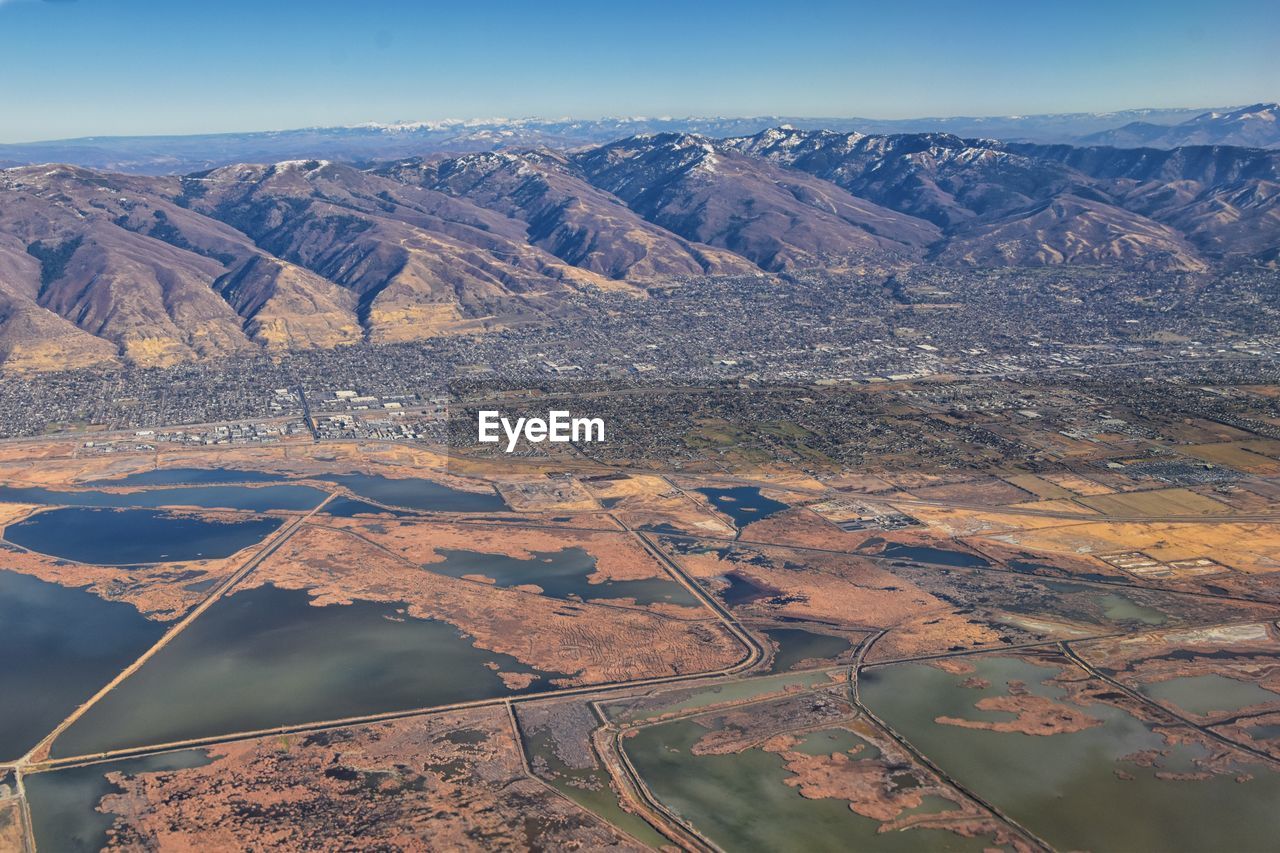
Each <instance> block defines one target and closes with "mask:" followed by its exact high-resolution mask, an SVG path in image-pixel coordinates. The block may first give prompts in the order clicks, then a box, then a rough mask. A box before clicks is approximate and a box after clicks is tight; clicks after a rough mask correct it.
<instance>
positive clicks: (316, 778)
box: [100, 708, 640, 851]
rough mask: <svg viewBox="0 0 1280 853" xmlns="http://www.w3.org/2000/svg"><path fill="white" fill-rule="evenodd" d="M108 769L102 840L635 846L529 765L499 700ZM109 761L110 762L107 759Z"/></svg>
mask: <svg viewBox="0 0 1280 853" xmlns="http://www.w3.org/2000/svg"><path fill="white" fill-rule="evenodd" d="M208 754H209V759H210V761H209V763H208V764H206V765H205V766H203V767H197V768H194V769H189V770H179V771H169V772H157V773H144V774H140V775H137V776H121V775H120V774H118V773H110V774H109V777H108V778H110V779H111V780H112V781H113V782H114V783H115V784H116V785H118V786H119V787H120V788H122V789H123V791H122V793H119V794H109V795H108V796H106V797H105V798H104V799H103V801H102V804H101V806H100V808H101V809H102V810H103V811H105V812H107V813H109V814H113V815H115V816H116V821H115V824H114V825H113V827H112V830H111V835H110V843H109V845H108V846H109V848H110V849H120V850H135V849H164V850H212V849H220V850H231V849H236V850H241V849H257V848H259V847H274V848H280V849H319V848H326V849H344V850H397V851H398V850H422V849H436V850H445V849H448V850H493V849H510V848H533V849H563V850H571V849H592V850H613V849H625V850H632V849H640V846H639V845H638V844H636V843H635V842H633V841H632V840H630V839H629V838H627V837H626V836H623V835H621V834H620V833H619V832H617V831H616V830H614V829H613V828H612V827H610V826H609V825H608V824H607V823H605V822H603V821H602V820H600V819H599V818H597V817H595V816H594V815H592V814H591V813H590V812H587V811H584V810H583V809H581V808H579V807H578V806H576V805H574V804H573V803H571V802H570V801H569V800H566V799H564V798H563V797H561V796H560V795H558V794H556V793H554V792H552V791H551V790H550V789H548V788H547V787H545V786H544V785H542V784H541V783H539V782H535V781H534V780H532V779H530V778H528V777H527V776H526V774H525V771H524V767H523V764H522V762H521V758H520V750H519V747H518V745H517V743H516V741H515V739H514V737H513V735H512V732H511V727H510V721H509V720H508V717H507V713H506V711H505V710H504V709H502V708H491V709H483V710H477V711H471V712H467V713H454V714H444V715H439V716H428V717H420V718H417V719H413V720H403V721H399V722H393V723H384V724H379V725H372V726H367V727H362V728H351V729H338V730H333V731H326V732H317V733H314V734H310V735H296V736H284V737H272V738H263V739H259V740H251V741H241V742H238V743H232V744H226V745H223V746H218V747H213V748H210V749H209V750H208ZM104 769H108V772H109V768H104Z"/></svg>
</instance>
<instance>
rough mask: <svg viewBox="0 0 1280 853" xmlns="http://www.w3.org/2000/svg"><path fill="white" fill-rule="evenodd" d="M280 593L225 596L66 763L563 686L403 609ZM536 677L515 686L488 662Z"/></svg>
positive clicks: (138, 679)
mask: <svg viewBox="0 0 1280 853" xmlns="http://www.w3.org/2000/svg"><path fill="white" fill-rule="evenodd" d="M310 602H311V598H310V596H309V595H308V594H307V593H306V592H305V591H302V590H285V589H279V588H277V587H274V586H270V585H268V586H263V587H258V588H256V589H250V590H244V591H241V592H236V593H234V594H232V595H230V596H227V597H226V598H223V599H220V600H219V601H218V602H217V603H216V604H214V605H213V606H212V607H210V608H209V610H208V611H206V612H205V613H203V614H202V615H201V616H200V618H199V619H197V620H195V621H194V622H193V623H192V624H191V625H190V626H189V627H188V628H187V629H186V630H184V631H183V632H182V633H181V634H180V635H178V637H177V638H175V639H174V640H173V642H171V643H169V644H168V645H167V646H165V648H164V649H163V650H161V651H160V652H159V653H157V654H156V655H155V656H154V657H153V658H151V660H149V661H148V662H147V663H146V664H145V665H144V666H143V667H142V668H141V669H139V670H138V671H137V672H136V673H134V674H133V675H131V676H130V677H129V678H128V679H127V680H126V681H124V682H123V683H122V684H121V685H120V686H119V687H117V688H116V689H115V690H113V691H111V693H109V694H108V695H107V696H105V697H104V698H103V699H102V700H101V701H100V702H98V703H97V704H96V705H94V706H93V707H92V708H91V709H89V711H87V712H86V713H85V715H84V716H83V717H81V718H80V719H79V720H78V721H76V723H75V724H74V725H72V726H71V727H70V728H68V729H67V731H66V732H64V733H63V735H62V736H61V737H59V738H58V740H57V741H55V742H54V745H53V752H54V755H55V756H69V755H87V754H96V753H99V752H104V751H106V750H111V749H122V748H128V747H139V746H146V745H154V744H161V743H172V742H176V741H182V740H187V739H192V738H203V737H212V736H215V735H226V734H231V733H235V732H243V731H257V730H261V729H269V728H274V727H277V726H285V725H297V724H299V723H307V722H314V721H319V720H334V719H342V718H346V717H355V716H364V715H369V714H378V713H384V712H389V711H403V710H407V709H411V708H423V707H429V706H436V705H447V704H452V703H456V702H465V701H469V700H475V699H489V698H493V697H497V696H506V695H512V694H515V693H531V692H537V691H539V690H546V689H548V688H549V687H551V685H550V683H549V681H548V677H550V675H551V674H549V673H540V672H537V671H536V670H533V669H532V668H530V667H528V666H526V665H524V664H522V663H520V662H519V661H517V660H516V659H514V658H512V657H509V656H507V655H502V654H497V653H495V652H489V651H484V650H482V649H478V648H476V647H475V646H473V645H472V644H471V641H470V640H468V639H467V638H465V637H464V636H463V635H462V634H461V633H460V632H459V631H458V630H457V629H456V628H454V627H453V626H452V625H449V624H446V623H444V622H437V621H433V620H426V619H414V618H412V617H409V616H406V615H404V613H403V609H402V608H401V607H400V606H398V605H391V604H382V603H377V602H369V601H356V602H353V603H352V604H347V605H330V606H327V607H315V606H312V604H311V603H310ZM490 663H492V664H496V665H497V667H498V669H499V670H501V671H502V672H511V673H527V674H530V675H534V676H536V678H535V680H534V682H533V683H532V684H531V685H530V686H529V687H528V688H525V689H523V690H519V691H512V690H509V689H507V687H506V686H505V685H504V684H503V682H502V680H501V679H500V678H499V677H498V674H497V672H496V671H494V670H493V669H492V668H490V667H489V666H486V664H490Z"/></svg>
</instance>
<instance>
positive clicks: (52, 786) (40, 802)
mask: <svg viewBox="0 0 1280 853" xmlns="http://www.w3.org/2000/svg"><path fill="white" fill-rule="evenodd" d="M208 763H209V758H208V757H207V756H206V755H205V753H204V752H203V751H201V750H183V751H181V752H171V753H166V754H164V755H150V756H147V757H145V758H132V759H126V760H124V761H113V762H109V763H105V764H94V765H90V766H88V767H71V768H67V769H66V770H54V771H50V772H47V773H35V774H32V775H30V776H27V777H25V778H24V779H23V787H24V788H25V789H26V792H27V802H28V804H29V805H30V807H31V828H32V832H33V834H34V835H35V840H36V849H38V850H40V851H41V853H45V851H50V853H97V851H99V850H102V849H103V848H105V847H106V844H107V830H109V829H110V828H111V825H112V824H113V823H114V822H115V820H116V816H115V815H113V814H108V813H106V812H102V811H99V810H98V804H99V803H100V802H101V801H102V798H103V797H105V796H107V795H108V794H113V793H119V792H120V790H121V789H120V788H118V787H117V786H115V785H113V784H112V783H111V782H110V781H108V779H107V774H108V773H123V774H125V775H126V776H136V775H138V774H140V773H157V772H164V771H171V770H187V769H190V768H193V767H203V766H204V765H206V764H208Z"/></svg>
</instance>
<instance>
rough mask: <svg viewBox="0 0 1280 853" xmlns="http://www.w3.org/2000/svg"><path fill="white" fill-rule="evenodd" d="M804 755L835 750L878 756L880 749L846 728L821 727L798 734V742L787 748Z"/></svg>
mask: <svg viewBox="0 0 1280 853" xmlns="http://www.w3.org/2000/svg"><path fill="white" fill-rule="evenodd" d="M789 749H790V751H792V752H802V753H804V754H805V755H833V754H835V753H837V752H848V753H854V754H855V755H856V756H857V757H858V758H860V759H863V758H866V759H871V758H879V757H880V750H879V749H878V748H877V747H875V746H873V745H872V744H870V743H867V741H865V740H863V739H862V738H860V737H858V736H857V735H856V734H854V733H853V732H851V731H849V730H848V729H822V730H820V731H816V732H809V733H808V734H806V735H801V736H800V741H799V743H797V744H795V745H794V746H792V747H790V748H789Z"/></svg>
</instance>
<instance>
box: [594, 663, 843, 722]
mask: <svg viewBox="0 0 1280 853" xmlns="http://www.w3.org/2000/svg"><path fill="white" fill-rule="evenodd" d="M832 683H834V682H832V681H831V679H830V678H828V677H827V674H826V672H825V671H813V672H802V673H794V674H791V675H775V676H770V677H767V678H748V679H743V680H740V681H726V682H721V683H719V684H715V685H713V686H710V687H690V688H685V689H683V690H672V691H669V692H666V693H662V694H659V695H657V696H646V697H639V698H638V699H630V700H622V701H620V702H611V703H608V704H605V705H603V706H602V707H603V708H604V710H605V713H606V714H607V715H608V716H609V719H611V720H614V721H616V722H635V721H636V720H647V719H652V718H654V717H660V716H662V715H664V714H674V713H679V712H681V711H693V710H696V709H698V708H707V707H710V706H712V705H719V704H721V703H723V702H743V701H746V700H749V699H755V698H757V697H760V696H766V695H768V694H770V693H778V692H781V691H783V690H785V689H787V688H788V687H800V688H809V687H817V686H819V685H823V684H832Z"/></svg>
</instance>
